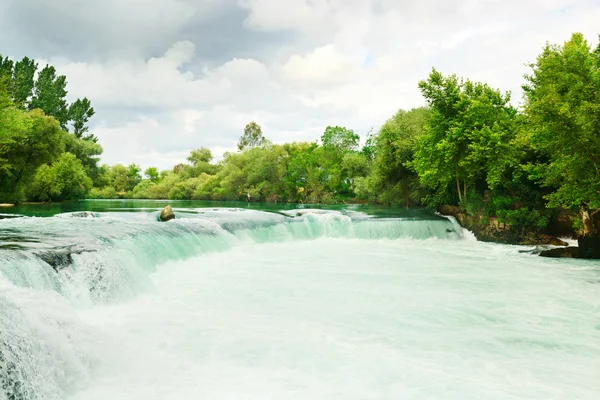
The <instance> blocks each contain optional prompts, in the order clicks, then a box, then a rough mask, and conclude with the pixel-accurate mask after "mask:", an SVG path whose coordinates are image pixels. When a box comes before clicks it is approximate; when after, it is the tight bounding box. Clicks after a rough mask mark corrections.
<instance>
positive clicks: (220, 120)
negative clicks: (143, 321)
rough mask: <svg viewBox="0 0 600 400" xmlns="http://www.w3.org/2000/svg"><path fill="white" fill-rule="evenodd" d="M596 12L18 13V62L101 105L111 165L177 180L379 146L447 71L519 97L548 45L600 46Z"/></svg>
mask: <svg viewBox="0 0 600 400" xmlns="http://www.w3.org/2000/svg"><path fill="white" fill-rule="evenodd" d="M599 19H600V4H599V3H598V2H597V1H595V0H530V1H526V2H524V1H517V0H502V1H501V0H484V1H480V0H478V1H475V0H468V1H465V0H445V1H442V0H423V1H420V2H414V1H408V0H328V1H318V0H102V1H101V0H89V1H86V2H81V1H77V0H55V1H53V2H47V1H44V0H29V1H20V0H4V1H2V2H0V48H1V49H2V52H3V53H4V54H5V55H9V56H13V57H15V58H20V57H22V56H25V55H27V56H30V57H34V58H36V59H38V60H40V59H44V60H49V62H51V63H52V64H53V65H55V66H56V67H57V69H58V71H59V72H60V73H62V74H65V75H67V78H68V81H69V86H68V89H69V98H70V99H75V98H77V97H83V96H86V97H88V98H90V99H91V100H92V103H93V105H94V107H95V109H96V116H95V117H94V119H93V122H92V131H93V133H95V134H96V135H97V136H98V137H99V138H100V142H101V143H102V145H103V146H104V148H105V153H104V155H103V161H104V162H107V163H116V162H120V163H129V162H136V163H139V164H141V165H142V166H144V167H147V166H151V165H156V166H159V167H161V168H168V167H171V166H172V165H173V164H176V163H178V162H182V161H184V160H185V157H186V156H187V154H188V153H189V151H190V150H192V149H194V148H197V147H200V146H207V147H209V148H211V149H212V150H213V151H214V152H215V153H216V155H217V157H218V156H220V155H221V154H222V153H223V152H224V151H230V150H235V144H236V142H237V140H238V137H239V136H240V134H241V133H242V131H243V128H244V126H245V124H246V123H248V122H249V121H256V122H258V123H259V124H261V125H262V127H263V130H264V132H265V134H266V136H267V137H268V138H269V139H271V140H272V141H274V142H276V143H278V142H284V141H294V140H309V141H310V140H315V139H317V138H318V137H319V136H320V135H321V133H322V132H323V130H324V129H325V127H326V126H327V125H331V124H335V125H344V126H347V127H349V128H352V129H355V130H356V131H357V132H358V133H359V134H362V135H364V134H366V132H368V131H369V129H371V128H374V129H378V127H379V126H380V125H381V124H382V123H383V122H384V121H385V120H386V119H387V118H389V117H390V116H391V115H392V114H393V113H394V112H395V111H396V110H397V109H398V108H411V107H416V106H420V105H422V104H423V103H424V102H423V99H422V98H421V96H420V93H419V90H418V87H417V83H418V81H419V80H420V79H424V78H426V77H427V75H428V73H429V71H430V70H431V67H433V66H435V67H436V68H437V69H439V70H441V71H442V72H444V73H457V74H458V75H461V76H465V77H468V78H471V79H475V80H483V81H486V82H488V83H489V84H490V85H492V86H494V87H498V88H501V89H503V90H511V91H512V92H513V93H514V96H513V98H514V99H515V101H516V102H518V101H519V98H520V85H521V83H522V76H523V74H524V73H526V72H527V67H526V66H525V63H526V62H528V61H532V60H534V59H535V57H536V56H537V54H538V53H539V52H540V51H541V49H542V46H543V45H544V44H545V43H546V41H550V42H562V41H565V40H568V38H569V36H570V34H571V33H572V32H574V31H581V32H583V33H584V34H585V35H586V37H587V38H588V39H590V40H592V41H594V42H595V39H596V34H597V33H598V32H597V29H598V28H597V21H598V20H599Z"/></svg>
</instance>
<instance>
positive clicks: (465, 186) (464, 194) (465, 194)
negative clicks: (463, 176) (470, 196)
mask: <svg viewBox="0 0 600 400" xmlns="http://www.w3.org/2000/svg"><path fill="white" fill-rule="evenodd" d="M463 199H465V201H467V181H464V182H463Z"/></svg>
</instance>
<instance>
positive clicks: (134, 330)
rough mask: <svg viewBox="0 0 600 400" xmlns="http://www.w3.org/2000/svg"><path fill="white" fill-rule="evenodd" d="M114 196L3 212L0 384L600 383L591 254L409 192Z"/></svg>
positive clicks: (184, 395) (491, 392)
mask: <svg viewBox="0 0 600 400" xmlns="http://www.w3.org/2000/svg"><path fill="white" fill-rule="evenodd" d="M119 204H120V205H121V206H118V204H116V203H111V202H86V203H84V204H83V205H84V206H85V208H83V206H82V208H72V207H73V206H72V205H71V206H69V207H71V208H70V209H68V208H67V209H66V210H67V213H66V214H64V213H60V214H58V215H54V216H53V217H47V218H39V217H27V218H17V219H4V220H0V317H1V318H0V334H1V336H0V383H1V386H2V391H0V399H2V400H4V399H5V398H6V399H13V398H22V399H70V400H83V399H86V400H87V399H90V400H93V399H123V400H129V399H157V400H158V399H165V398H173V399H264V398H273V399H307V398H310V399H596V398H597V393H598V390H599V389H600V379H599V378H600V264H599V263H597V262H586V261H562V260H549V259H542V258H539V257H536V256H534V255H531V254H529V253H525V252H523V251H527V250H529V248H527V247H516V246H504V245H496V244H487V243H480V242H477V241H475V240H474V238H473V237H472V235H471V234H469V233H468V232H465V231H463V230H462V229H461V228H460V227H459V226H458V225H457V224H456V223H455V222H454V221H452V220H448V219H446V218H443V217H440V216H436V215H434V214H430V213H426V212H423V211H416V210H412V211H405V210H394V209H386V208H381V209H370V208H369V207H364V206H362V207H338V208H337V209H335V210H326V209H317V208H315V207H312V206H311V207H309V206H307V207H305V208H303V209H297V208H296V209H293V208H291V207H273V206H272V205H271V206H261V205H251V207H252V208H253V209H242V208H240V207H235V206H236V204H228V205H227V208H222V207H221V208H217V207H214V205H210V206H208V205H207V204H198V203H196V204H193V203H180V204H174V205H175V208H176V213H177V215H178V218H177V219H176V220H174V221H170V222H168V223H160V222H158V221H157V220H156V217H157V213H158V210H159V209H160V207H161V206H162V204H157V203H153V202H151V203H136V204H135V207H134V208H135V209H131V208H127V204H122V203H120V202H119ZM80 205H81V204H78V206H80ZM132 206H133V204H132ZM207 206H208V207H207ZM238 206H239V205H238ZM119 208H125V209H126V210H120V209H119ZM261 208H262V209H261ZM76 210H90V211H94V212H93V213H89V214H77V213H75V214H72V213H70V212H71V211H76ZM59 211H61V212H62V211H65V208H63V209H61V210H59ZM124 211H135V212H124ZM19 213H25V212H24V210H19ZM55 213H56V211H52V212H48V213H46V214H45V215H49V214H55ZM27 214H30V215H31V214H36V213H35V212H27ZM3 396H4V397H3Z"/></svg>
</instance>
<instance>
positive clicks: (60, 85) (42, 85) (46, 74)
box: [29, 65, 69, 130]
mask: <svg viewBox="0 0 600 400" xmlns="http://www.w3.org/2000/svg"><path fill="white" fill-rule="evenodd" d="M66 87H67V79H66V77H65V76H64V75H59V76H57V75H56V69H55V68H54V67H53V66H50V65H46V66H45V67H44V68H43V69H42V70H41V71H40V73H39V74H38V77H37V80H36V82H35V88H34V92H33V98H32V99H31V103H30V104H29V109H30V110H33V109H36V108H39V109H41V110H42V111H44V113H45V114H46V115H50V116H52V117H54V118H56V119H57V120H58V122H59V123H60V126H61V128H62V129H63V130H66V129H67V122H68V120H69V110H68V107H67V101H66V96H67V89H66Z"/></svg>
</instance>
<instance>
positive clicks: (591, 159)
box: [523, 33, 600, 258]
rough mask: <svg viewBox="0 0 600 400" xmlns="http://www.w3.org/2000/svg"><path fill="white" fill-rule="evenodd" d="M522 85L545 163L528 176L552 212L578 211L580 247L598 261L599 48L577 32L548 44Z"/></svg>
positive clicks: (532, 133)
mask: <svg viewBox="0 0 600 400" xmlns="http://www.w3.org/2000/svg"><path fill="white" fill-rule="evenodd" d="M530 67H531V69H532V72H531V74H530V75H528V76H526V80H527V83H526V84H525V85H524V86H523V90H524V93H525V100H526V103H525V112H526V114H527V117H528V127H529V133H530V140H531V143H532V145H533V147H534V148H535V149H536V150H537V151H538V152H540V153H541V154H542V157H543V158H545V161H544V162H539V163H537V164H535V165H532V166H531V167H530V169H529V171H530V173H531V177H532V178H533V179H535V180H538V181H540V182H541V183H542V184H543V185H544V186H546V187H548V188H551V189H552V192H551V193H550V194H549V195H548V196H547V197H546V198H547V199H548V200H549V206H551V207H566V208H578V209H579V212H580V216H581V221H582V229H581V236H582V237H581V239H580V248H581V249H582V251H583V252H588V253H589V254H587V255H588V256H591V255H593V256H594V257H599V258H600V46H598V47H597V48H596V49H592V48H591V47H590V45H589V43H588V42H587V41H586V40H585V39H584V37H583V35H582V34H580V33H576V34H573V36H572V37H571V39H570V40H569V41H568V42H566V43H564V45H552V44H548V45H546V47H545V48H544V50H543V51H542V53H541V54H540V55H539V56H538V58H537V60H536V62H535V63H532V64H531V65H530Z"/></svg>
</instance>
